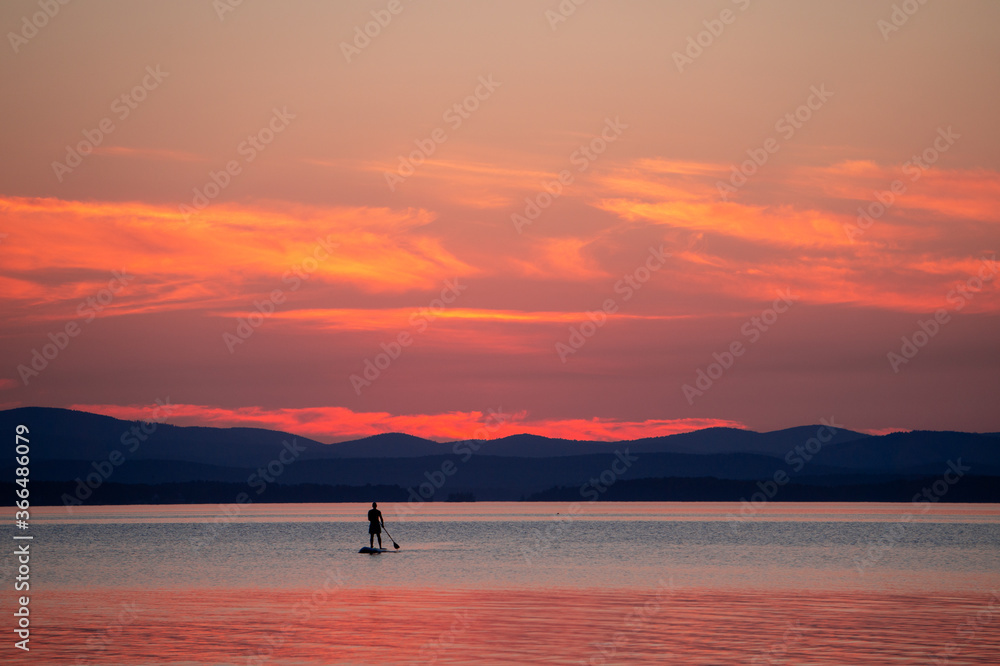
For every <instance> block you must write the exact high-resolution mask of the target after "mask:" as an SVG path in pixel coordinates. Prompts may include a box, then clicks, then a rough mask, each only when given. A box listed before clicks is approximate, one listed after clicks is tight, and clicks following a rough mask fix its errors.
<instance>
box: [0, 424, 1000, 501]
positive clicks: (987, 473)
mask: <svg viewBox="0 0 1000 666" xmlns="http://www.w3.org/2000/svg"><path fill="white" fill-rule="evenodd" d="M18 424H25V425H27V426H28V427H29V428H30V443H31V479H32V481H35V482H44V484H45V485H44V486H39V489H41V488H44V489H45V490H44V493H42V494H43V495H44V496H46V497H48V498H49V500H50V501H52V503H64V502H60V501H58V500H59V498H60V497H62V496H63V495H64V494H68V495H69V496H71V497H74V496H75V497H77V498H78V499H81V498H80V496H84V499H81V502H83V503H91V504H100V503H120V502H137V503H143V502H144V501H145V502H175V501H199V502H212V501H220V502H221V501H232V497H233V495H234V492H236V493H238V492H240V490H239V489H241V488H242V489H243V490H244V491H245V492H246V493H247V494H248V496H249V497H250V498H251V499H252V500H253V501H259V502H268V501H357V498H358V497H366V496H369V495H372V494H379V495H380V496H381V497H384V498H386V499H387V500H388V499H389V498H391V499H393V500H397V499H398V498H400V497H410V498H414V500H415V501H417V500H419V501H423V500H428V501H444V500H447V499H449V498H452V499H456V498H459V499H468V498H469V497H475V498H476V499H480V500H519V499H527V498H531V499H556V498H559V499H564V498H566V497H570V498H572V497H582V498H587V495H589V494H594V495H599V497H597V499H617V500H621V499H628V498H629V497H634V498H636V499H638V498H640V496H641V498H642V499H651V498H652V499H655V498H661V499H684V498H688V499H706V496H707V498H709V499H719V500H723V499H725V500H739V499H740V497H741V496H742V494H743V493H750V492H753V489H754V488H755V487H756V486H755V484H754V483H753V482H756V481H762V482H766V481H768V480H774V479H776V478H777V479H781V480H782V484H781V485H783V486H785V484H787V486H785V487H784V490H785V492H783V493H782V494H781V496H780V497H778V496H776V497H775V499H793V496H794V498H797V499H801V498H804V499H824V498H827V499H829V498H830V497H838V498H840V497H845V496H846V497H857V498H858V499H862V498H872V497H892V498H896V500H897V501H898V500H899V499H900V498H902V497H904V496H905V499H904V500H902V501H908V500H909V497H910V496H911V495H912V493H910V494H909V495H907V494H906V493H908V492H909V490H908V488H909V487H910V486H913V485H914V484H916V483H918V482H927V481H928V480H929V481H930V482H933V480H934V479H935V478H937V477H940V476H941V475H943V474H944V473H945V472H946V471H947V470H948V469H949V465H948V463H949V461H953V462H954V461H959V460H960V461H961V464H962V465H963V466H964V467H963V469H964V468H968V471H967V472H964V474H967V476H968V478H970V479H971V478H972V477H976V479H978V480H977V481H976V482H975V483H967V484H965V485H966V488H967V490H966V491H965V492H963V493H959V492H956V493H952V494H951V501H1000V484H993V485H992V487H993V488H997V490H996V491H993V492H990V491H989V488H990V484H989V483H988V482H984V481H983V479H988V478H990V477H1000V434H997V433H989V434H976V433H961V432H907V433H893V434H890V435H883V436H872V435H866V434H863V433H858V432H853V431H849V430H841V429H838V430H836V431H835V432H833V431H831V429H830V428H828V427H825V426H822V425H815V426H801V427H796V428H789V429H786V430H779V431H775V432H767V433H757V432H752V431H748V430H736V429H731V428H709V429H705V430H699V431H696V432H689V433H684V434H678V435H670V436H665V437H650V438H644V439H638V440H632V441H622V442H595V441H573V440H564V439H552V438H547V437H539V436H536V435H514V436H510V437H504V438H501V439H496V440H480V441H475V440H466V441H461V442H447V443H441V442H434V441H431V440H427V439H422V438H419V437H414V436H412V435H406V434H401V433H387V434H382V435H376V436H373V437H367V438H364V439H359V440H355V441H350V442H342V443H337V444H323V443H321V442H317V441H315V440H312V439H308V438H305V437H299V436H296V435H292V434H289V433H284V432H277V431H271V430H263V429H259V428H208V427H180V426H172V425H166V424H147V425H146V426H145V430H144V429H143V425H142V424H141V423H139V422H132V421H123V420H119V419H115V418H111V417H107V416H101V415H97V414H90V413H86V412H78V411H73V410H66V409H55V408H46V407H23V408H17V409H11V410H6V411H2V412H0V427H2V428H4V429H6V432H13V431H14V427H15V426H16V425H18ZM154 426H155V427H154ZM0 474H2V476H0V487H3V486H5V485H10V483H12V482H13V479H14V476H13V460H12V459H11V458H8V459H7V460H5V461H3V463H0ZM680 479H686V481H679V480H680ZM695 480H699V482H698V483H695ZM997 480H1000V478H998V479H997ZM609 482H610V483H609ZM747 482H751V483H747ZM88 484H89V487H88ZM185 484H194V485H189V486H185ZM595 484H596V485H595ZM907 484H909V485H907ZM956 485H957V484H956ZM292 486H300V487H299V488H298V489H297V490H296V489H292V488H291V487H292ZM376 486H377V489H376V488H375V487H376ZM605 486H607V487H608V488H609V490H608V492H605V491H604V490H602V491H601V492H600V493H596V492H593V491H591V493H586V492H585V491H586V490H587V488H591V489H592V488H604V487H605ZM365 487H367V489H365ZM611 487H613V488H614V490H613V492H612V491H611V490H610V488H611ZM973 487H975V488H976V491H975V492H972V488H973ZM802 488H806V489H805V490H802ZM809 488H812V490H809ZM984 488H985V489H986V490H984ZM306 489H308V492H307V490H306ZM684 489H687V490H684ZM793 489H795V490H793ZM866 489H868V490H866ZM899 489H902V490H899ZM88 490H89V491H90V492H88ZM678 493H680V495H678ZM216 496H218V497H217V498H216V499H211V498H214V497H216ZM304 497H309V498H313V499H309V500H305V499H302V498H304ZM959 497H962V498H963V499H958V498H959ZM184 498H192V499H184ZM193 498H197V499H193ZM296 498H299V499H296ZM376 499H377V498H376ZM942 499H943V500H945V501H947V500H948V498H947V497H945V498H942ZM37 501H40V500H39V499H38V496H36V502H37Z"/></svg>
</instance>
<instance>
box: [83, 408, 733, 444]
mask: <svg viewBox="0 0 1000 666" xmlns="http://www.w3.org/2000/svg"><path fill="white" fill-rule="evenodd" d="M70 409H76V410H80V411H85V412H91V413H94V414H104V415H105V416H112V417H114V418H119V419H125V420H150V419H154V418H158V419H160V420H165V421H167V422H169V423H172V424H175V425H199V426H213V427H220V428H232V427H252V428H266V429H269V430H280V431H283V432H290V433H292V434H296V435H301V436H303V437H310V438H315V439H318V440H320V441H327V442H335V441H345V440H349V439H357V438H360V437H369V436H371V435H377V434H380V433H386V432H404V433H407V434H410V435H415V436H417V437H423V438H425V439H431V440H435V441H449V440H462V439H475V438H478V437H479V435H477V431H478V432H479V433H481V431H482V429H483V428H486V430H487V431H488V432H489V436H490V438H493V439H496V438H499V437H506V436H509V435H516V434H521V433H530V434H534V435H541V436H544V437H554V438H561V439H575V440H598V441H621V440H631V439H639V438H642V437H658V436H663V435H673V434H677V433H681V432H691V431H693V430H701V429H703V428H711V427H729V428H744V427H745V426H744V425H743V424H742V423H739V422H736V421H728V420H724V419H649V420H645V421H624V420H617V419H599V418H594V419H540V420H535V419H530V418H529V417H528V414H527V412H517V413H513V414H504V416H503V418H502V422H501V425H500V426H499V427H497V425H496V417H495V416H494V414H495V413H499V412H501V411H502V408H498V409H497V410H494V411H493V412H490V411H487V412H479V411H473V412H446V413H443V414H402V415H396V414H390V413H388V412H354V411H351V410H350V409H347V408H344V407H314V408H295V409H265V408H262V407H240V408H236V409H231V408H224V407H212V406H207V405H185V404H177V405H170V409H169V411H168V412H166V411H165V410H164V409H163V408H162V407H159V406H158V405H73V406H71V407H70ZM165 413H166V416H165Z"/></svg>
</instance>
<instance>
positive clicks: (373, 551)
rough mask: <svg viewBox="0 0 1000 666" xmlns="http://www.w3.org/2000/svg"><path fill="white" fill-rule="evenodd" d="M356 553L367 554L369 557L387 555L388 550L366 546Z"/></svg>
mask: <svg viewBox="0 0 1000 666" xmlns="http://www.w3.org/2000/svg"><path fill="white" fill-rule="evenodd" d="M358 552H359V553H368V554H369V555H378V554H379V553H387V552H389V549H388V548H369V547H368V546H365V547H364V548H362V549H361V550H359V551H358Z"/></svg>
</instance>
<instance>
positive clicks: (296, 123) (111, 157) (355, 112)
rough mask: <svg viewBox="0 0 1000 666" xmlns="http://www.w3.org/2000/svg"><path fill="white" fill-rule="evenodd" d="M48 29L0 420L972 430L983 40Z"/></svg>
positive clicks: (23, 146)
mask: <svg viewBox="0 0 1000 666" xmlns="http://www.w3.org/2000/svg"><path fill="white" fill-rule="evenodd" d="M42 5H44V6H48V5H47V4H46V3H45V2H42V3H41V4H39V3H38V2H37V0H36V1H20V0H18V1H10V2H4V3H3V4H2V5H0V26H2V27H3V32H4V33H5V34H6V35H7V37H6V41H7V44H6V45H5V46H4V47H3V48H4V49H5V51H4V53H3V56H2V58H0V73H2V80H3V92H4V94H3V102H2V106H3V119H4V122H3V124H2V126H0V151H2V156H3V159H2V162H0V287H2V288H0V299H2V312H3V314H4V316H3V319H2V322H0V337H2V340H3V344H2V346H0V407H2V408H11V407H18V406H27V405H41V406H50V407H72V408H77V409H84V410H87V411H93V412H98V413H103V414H109V415H112V416H119V417H127V418H143V417H149V416H150V415H151V414H152V406H154V405H155V404H156V401H157V400H159V401H161V402H162V401H169V403H170V404H172V405H174V407H173V408H172V409H171V410H170V411H169V414H168V416H167V420H168V421H170V422H172V423H177V424H180V425H193V424H198V425H220V426H230V425H248V426H259V427H267V428H275V429H281V430H287V431H291V432H294V433H297V434H301V435H305V436H310V437H314V438H316V439H319V440H321V441H327V442H329V441H338V440H344V439H350V438H355V437H359V436H364V435H369V434H374V433H377V432H386V431H403V432H408V433H411V434H414V435H420V436H424V437H429V438H435V439H464V438H471V437H473V436H478V435H475V433H476V432H477V431H478V430H479V429H482V428H485V429H486V431H487V433H488V435H489V436H490V437H495V436H500V435H506V434H513V433H516V432H533V433H537V434H543V435H549V436H558V437H567V438H576V439H583V438H594V439H609V440H613V439H630V438H636V437H641V436H648V435H659V434H669V433H673V432H682V431H687V430H692V429H697V428H703V427H708V426H713V425H728V426H733V427H744V428H751V429H754V430H762V431H763V430H775V429H780V428H785V427H791V426H796V425H803V424H811V423H818V422H819V421H820V419H822V418H826V419H828V420H829V419H831V418H832V419H833V420H834V422H835V423H838V424H840V425H842V426H845V427H848V428H852V429H855V430H862V431H867V432H873V433H881V432H886V431H890V430H894V429H936V430H968V431H980V432H996V431H1000V409H998V408H997V396H998V395H1000V347H998V333H1000V290H998V287H997V282H998V281H997V280H996V279H994V278H995V277H996V276H997V272H998V270H1000V265H998V264H997V263H991V262H996V261H1000V257H998V256H997V254H998V253H1000V125H998V123H997V118H998V117H1000V67H998V64H1000V41H998V40H997V39H996V30H997V26H1000V4H998V3H996V2H992V1H989V0H983V1H972V0H957V1H954V2H947V3H946V2H929V3H925V4H918V3H917V2H915V1H913V2H901V3H900V2H897V3H896V4H895V8H894V3H893V2H890V1H881V0H879V1H874V2H872V1H870V0H863V1H841V0H838V1H833V0H830V1H827V2H795V1H791V0H786V1H778V0H770V1H765V0H733V1H730V0H716V1H711V2H653V1H648V0H647V1H642V2H640V1H624V2H609V1H607V0H589V1H588V2H584V3H583V4H581V5H580V6H576V5H575V4H573V2H571V0H564V1H563V2H562V3H561V4H560V2H558V0H547V1H546V0H542V1H532V2H528V1H522V0H505V1H503V2H483V1H437V2H432V1H426V2H417V1H415V0H398V1H396V0H393V1H390V0H384V1H383V0H373V1H364V2H362V1H344V2H305V1H302V2H278V1H276V0H272V1H264V0H244V1H243V2H242V3H236V2H235V1H233V2H230V1H229V0H217V1H216V2H214V3H213V2H212V1H211V0H187V1H183V2H169V3H167V2H124V1H107V2H99V3H98V2H71V3H69V4H67V5H58V4H57V3H55V2H53V3H52V5H53V6H54V7H57V9H58V11H55V13H54V15H52V16H48V15H46V14H45V13H44V11H43V9H41V8H40V7H41V6H42ZM903 5H906V8H908V9H909V11H910V12H911V14H907V13H906V12H905V11H904V10H903V9H902V6H903ZM911 5H912V6H911ZM559 7H563V10H562V11H563V12H566V13H567V14H568V15H565V16H564V15H563V14H561V13H560V9H559ZM571 7H572V8H575V9H574V10H573V11H572V13H569V12H568V10H567V8H571ZM52 11H54V10H52V9H50V12H52ZM380 21H381V23H379V22H380ZM38 26H40V27H38ZM366 30H367V31H368V34H365V31H366ZM372 35H373V36H372ZM859 209H860V210H864V211H866V214H867V217H859ZM88 299H89V300H88ZM260 311H264V312H265V313H266V314H259V312H260ZM904 338H905V340H904ZM911 345H912V346H911ZM731 351H736V352H737V353H736V354H735V355H732V356H730V355H729V354H730V353H731ZM46 357H47V358H46ZM393 357H394V358H393ZM713 363H716V364H717V365H715V366H714V367H713V365H712V364H713ZM376 366H381V367H376ZM723 366H728V367H723ZM366 372H367V374H366ZM710 375H712V377H710ZM352 376H353V378H352ZM709 382H710V383H709ZM497 412H500V413H502V415H503V416H502V417H501V419H500V420H502V423H500V424H498V423H497V420H498V417H496V416H495V414H496V413H497ZM159 416H160V417H162V416H163V414H162V412H161V413H160V414H159ZM480 432H481V431H480Z"/></svg>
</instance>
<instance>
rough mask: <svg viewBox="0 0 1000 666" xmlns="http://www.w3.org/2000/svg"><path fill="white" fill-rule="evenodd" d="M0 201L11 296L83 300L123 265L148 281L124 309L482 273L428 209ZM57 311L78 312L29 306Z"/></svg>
mask: <svg viewBox="0 0 1000 666" xmlns="http://www.w3.org/2000/svg"><path fill="white" fill-rule="evenodd" d="M0 207H2V209H3V227H4V229H5V230H6V231H8V237H7V238H6V239H5V243H4V255H5V259H4V265H3V269H2V272H3V273H4V275H3V276H2V277H0V281H2V286H3V287H4V289H5V291H4V297H5V299H7V300H16V301H21V302H22V303H32V304H34V305H38V304H50V305H53V304H55V305H58V304H60V303H62V304H65V305H67V306H68V307H70V308H72V307H75V305H76V303H77V302H78V301H79V300H80V299H82V298H85V297H86V296H88V295H92V294H94V293H95V292H96V291H98V290H99V289H101V288H103V286H104V283H106V282H107V281H108V279H109V278H110V277H111V275H110V273H111V271H114V270H121V269H124V270H125V271H127V272H129V273H131V274H134V275H136V276H137V277H136V280H135V283H134V284H133V285H132V286H131V288H130V289H129V290H128V292H127V293H126V294H123V295H122V297H121V298H120V299H119V300H118V301H117V302H116V303H115V305H114V307H113V308H111V311H117V312H143V311H150V310H156V309H175V308H180V307H190V306H198V307H204V306H206V305H211V304H213V303H216V304H218V303H222V302H227V301H228V302H236V301H241V302H245V299H246V297H247V296H246V295H245V294H244V290H245V289H246V290H247V291H249V292H250V293H258V291H259V290H260V288H261V287H260V286H259V285H261V284H263V285H264V286H265V291H266V290H269V289H273V288H284V289H286V290H294V289H295V288H297V287H295V286H294V285H295V284H301V283H302V282H303V281H305V280H307V279H308V280H315V281H318V282H327V283H335V284H336V283H341V284H348V285H350V286H352V287H353V288H354V289H358V290H361V291H366V292H375V293H378V292H401V291H408V290H412V289H419V288H425V287H433V286H435V285H436V284H439V283H440V282H441V281H442V280H444V279H445V278H454V277H456V276H467V275H472V274H475V273H476V272H477V269H475V268H473V267H472V266H470V265H468V264H466V263H465V262H463V261H462V260H460V259H458V258H457V257H456V256H454V255H453V254H452V253H450V252H449V251H448V250H446V249H445V248H444V246H443V245H442V243H441V241H440V240H438V239H437V238H434V237H430V236H427V235H426V234H424V233H423V232H422V227H424V226H425V225H427V224H428V223H429V222H430V221H431V220H433V215H432V214H431V213H429V212H427V211H424V210H415V209H406V210H390V209H387V208H364V207H355V208H347V207H335V208H314V207H306V206H301V205H292V206H278V205H276V204H271V205H265V204H260V205H234V204H221V203H220V204H215V205H211V206H209V207H208V208H207V209H205V210H203V211H201V212H199V213H198V214H196V215H194V216H193V217H192V218H191V221H190V223H185V221H184V220H183V218H182V217H181V215H180V214H179V212H178V209H177V207H176V206H174V207H172V206H160V205H152V204H141V203H134V202H81V201H62V200H58V199H26V198H11V197H8V198H0ZM54 281H58V289H53V288H52V286H53V282H54ZM248 285H251V286H249V287H248ZM46 314H48V315H51V316H54V317H64V316H67V315H68V314H71V310H70V311H69V312H67V311H65V308H63V309H62V310H59V311H57V312H51V313H44V312H42V311H37V310H36V311H35V312H33V313H32V312H27V313H25V315H26V317H28V318H30V317H32V316H34V317H36V318H37V317H42V316H45V315H46Z"/></svg>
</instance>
